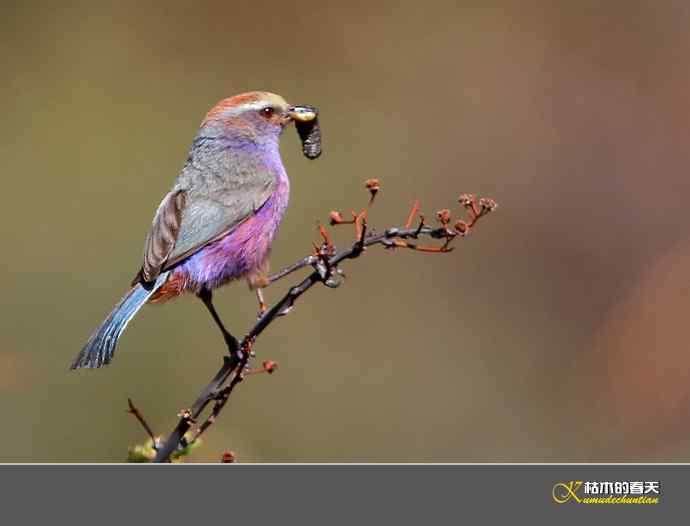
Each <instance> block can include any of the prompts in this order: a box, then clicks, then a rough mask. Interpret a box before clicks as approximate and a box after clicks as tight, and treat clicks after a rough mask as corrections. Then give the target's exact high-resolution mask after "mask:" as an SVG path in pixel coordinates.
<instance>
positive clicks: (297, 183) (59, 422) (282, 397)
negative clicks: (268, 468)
mask: <svg viewBox="0 0 690 526" xmlns="http://www.w3.org/2000/svg"><path fill="white" fill-rule="evenodd" d="M53 4H54V5H53ZM97 4H98V3H94V2H84V3H82V4H77V3H74V4H71V5H69V6H66V5H67V4H65V3H61V5H62V7H57V4H55V3H46V4H44V5H41V4H39V3H36V2H21V3H19V2H17V3H12V2H3V3H2V6H1V7H0V15H1V16H0V65H1V66H2V69H1V73H0V75H1V76H2V77H1V78H2V82H0V114H1V115H2V124H1V125H0V171H1V173H2V175H1V177H2V206H0V236H1V240H2V246H3V252H4V257H3V272H2V273H0V290H1V294H0V346H1V347H0V414H2V416H3V431H2V435H1V437H2V438H1V439H0V460H2V461H71V462H84V461H96V462H99V461H113V462H119V461H122V460H123V459H124V458H125V457H126V454H127V448H128V446H129V445H132V444H134V443H137V442H142V441H143V439H144V433H143V431H142V429H141V428H140V427H139V425H138V424H137V423H136V421H134V419H133V418H132V417H131V416H130V415H128V414H127V413H126V401H127V397H132V398H133V399H134V400H135V402H136V404H137V405H138V406H139V407H140V409H141V410H142V411H143V412H144V413H145V415H146V416H147V418H148V420H149V422H150V423H151V425H152V426H153V427H154V428H155V430H156V432H157V433H161V434H162V433H167V432H169V431H170V429H172V426H173V425H174V422H175V420H176V418H175V415H176V413H177V412H178V411H179V410H180V409H181V408H184V407H188V406H189V404H190V403H191V402H192V401H193V400H194V398H195V397H196V395H197V394H198V392H199V391H200V389H201V387H202V386H203V385H205V383H206V381H207V380H208V378H209V377H210V376H211V374H213V372H214V371H215V370H216V368H217V366H218V364H219V356H220V355H221V354H222V353H223V352H224V346H223V344H222V342H221V341H220V338H219V336H218V333H217V331H216V329H215V328H214V327H213V326H212V324H211V321H210V319H209V318H208V316H207V314H206V312H205V310H204V309H203V308H202V307H201V306H200V305H199V304H198V302H197V301H196V300H194V299H193V298H192V297H187V298H184V299H182V300H179V301H177V302H175V303H171V304H167V305H165V306H163V307H146V308H145V309H144V310H143V311H142V312H141V313H140V315H139V316H138V317H137V318H136V319H135V321H134V322H133V323H132V324H131V325H130V328H129V329H128V331H127V332H126V333H125V336H124V337H123V339H122V341H121V345H120V347H119V352H118V354H117V356H116V360H115V361H114V362H113V364H112V365H111V366H109V367H108V368H105V369H103V370H99V371H80V372H78V373H73V372H70V371H68V365H69V363H70V361H71V360H72V359H73V357H74V356H75V354H76V353H77V352H78V351H79V349H80V348H81V346H82V344H83V343H84V342H85V340H86V339H87V337H88V335H89V333H90V332H91V331H92V330H93V329H94V328H95V327H96V326H97V325H98V323H99V322H100V321H101V319H102V318H103V317H104V316H105V315H106V313H107V312H108V311H109V309H110V307H112V305H113V304H114V303H115V302H116V301H117V299H118V298H119V297H120V296H121V295H122V294H123V293H124V291H125V290H126V288H127V285H128V283H129V280H130V279H131V277H132V275H133V273H134V272H135V271H136V270H137V268H138V266H139V263H140V254H141V250H142V245H143V240H144V236H145V234H146V231H147V228H148V225H149V224H150V221H151V218H152V215H153V213H154V210H155V208H156V207H157V205H158V203H159V201H160V199H161V198H162V196H163V195H164V194H165V193H166V192H167V190H168V188H169V187H170V185H171V184H172V182H173V180H174V178H175V177H176V175H177V173H178V171H179V169H180V168H181V166H182V164H183V162H184V160H185V158H186V155H187V151H188V148H189V145H190V142H191V139H192V136H193V135H194V133H195V130H196V128H197V126H198V124H199V122H200V120H201V118H202V116H203V115H204V114H205V112H206V111H207V110H208V108H209V107H210V106H211V105H213V104H215V102H216V101H217V100H219V99H221V98H223V97H226V96H229V95H232V94H236V93H239V92H242V91H247V90H253V89H265V90H270V91H274V92H277V93H280V94H282V95H284V96H285V97H286V98H287V99H288V100H290V101H292V102H294V103H308V104H314V105H316V106H318V107H319V108H320V110H321V116H322V126H323V133H324V149H325V153H324V155H323V157H322V158H321V159H320V160H318V161H316V162H309V161H307V160H306V159H304V158H303V157H302V156H301V154H300V150H299V141H298V138H297V136H296V134H295V133H293V132H288V133H286V135H285V137H284V140H283V156H284V161H285V164H286V166H287V168H288V172H289V173H290V175H291V180H292V198H291V206H290V209H289V211H288V214H287V217H286V220H285V222H284V224H283V227H282V229H281V232H280V234H279V239H278V241H277V243H276V244H275V246H274V252H273V254H274V255H273V258H272V264H273V268H274V269H277V268H279V267H281V266H283V265H285V264H288V263H291V262H292V261H294V260H296V259H297V258H299V257H301V256H303V255H304V254H305V253H306V251H308V250H309V249H310V246H311V242H312V241H313V240H314V239H315V230H314V227H315V224H316V221H317V220H322V221H325V220H326V219H327V215H328V212H329V211H330V210H331V209H341V210H343V209H344V210H347V209H349V208H350V207H358V206H361V205H362V204H363V203H364V201H365V199H366V193H365V192H364V190H363V186H362V181H363V180H364V179H366V178H369V177H378V178H380V179H381V182H382V188H383V190H382V193H381V195H380V200H379V202H378V205H377V207H376V209H375V212H374V215H373V217H372V224H373V225H374V226H376V225H378V226H379V227H385V226H392V225H394V224H399V223H401V222H402V221H403V220H404V217H405V215H406V212H407V210H408V208H409V205H410V203H411V202H412V201H413V200H414V199H415V198H419V199H421V200H422V206H423V210H424V211H425V212H426V213H427V214H432V213H433V212H434V211H435V210H437V209H439V208H444V207H450V208H453V209H454V210H455V211H458V207H457V203H456V198H457V195H459V194H460V193H464V192H473V193H479V194H481V195H486V196H491V197H493V198H495V199H496V200H497V201H498V202H499V203H500V208H499V210H498V211H497V212H496V214H494V215H492V216H490V217H488V218H487V219H486V221H484V222H483V223H482V224H481V225H480V226H479V228H477V230H476V231H475V232H474V233H473V235H472V236H471V237H470V238H468V239H467V240H464V241H462V242H461V243H459V244H458V245H459V246H458V249H457V250H456V251H455V252H453V253H452V254H450V255H448V256H435V255H431V256H430V255H423V254H418V253H412V252H399V253H395V254H393V253H387V252H384V251H383V250H378V251H372V252H371V253H370V254H368V256H367V257H366V258H364V259H362V260H359V261H357V262H352V263H350V264H347V265H346V266H345V270H346V272H347V274H348V280H347V282H346V283H345V285H344V286H343V287H341V288H340V289H338V290H335V291H334V290H328V289H325V288H323V287H321V288H319V289H318V290H315V291H313V292H312V293H310V294H309V295H308V296H307V297H305V298H304V300H303V301H301V302H300V303H299V305H298V306H297V308H296V309H295V310H294V312H293V313H292V314H290V316H288V317H287V318H284V319H282V320H280V321H279V322H278V323H276V324H275V325H273V326H271V328H270V330H269V331H268V332H267V333H266V334H265V335H264V336H262V338H261V340H260V342H259V345H258V347H257V351H258V356H259V359H272V360H276V361H277V362H279V364H280V370H279V371H278V373H277V374H275V375H273V376H268V375H264V376H257V377H252V378H251V381H248V382H247V383H246V384H244V385H242V387H241V389H239V390H238V391H237V393H236V394H235V395H234V396H233V399H232V401H231V404H230V406H229V407H228V408H227V409H226V411H225V412H224V413H223V415H222V417H221V419H220V421H219V422H218V423H217V425H216V426H215V427H214V428H212V429H211V431H210V432H209V433H208V434H207V436H206V440H205V443H204V445H203V447H201V448H200V449H199V450H197V452H196V453H195V454H194V456H193V458H192V459H191V460H193V461H212V462H215V461H218V459H219V458H220V455H221V453H222V452H223V451H225V450H234V451H235V452H236V453H237V455H238V457H239V459H240V460H241V461H244V462H250V461H255V462H269V461H271V462H294V461H302V462H312V461H344V462H350V461H382V462H388V461H402V462H406V461H431V462H443V461H451V462H454V461H657V460H659V461H661V460H664V461H688V460H689V459H690V414H689V413H690V352H689V349H688V341H690V323H689V321H690V278H689V275H690V215H689V214H688V210H687V208H688V198H690V180H689V178H688V171H689V169H690V153H689V152H690V148H689V146H690V133H689V132H690V67H689V62H688V58H687V57H688V56H690V33H689V32H688V30H687V28H688V26H689V25H690V5H689V4H688V3H687V2H683V1H676V2H667V1H657V2H635V1H625V2H623V1H610V2H595V1H582V2H549V1H546V0H544V1H539V2H510V3H509V2H504V3H494V2H482V3H481V4H482V5H481V6H479V5H477V4H479V3H478V2H465V1H458V0H455V1H452V2H446V3H442V2H433V1H429V2H412V1H403V2H391V3H388V4H376V5H373V4H371V3H370V4H366V5H365V4H359V5H358V4H356V3H355V4H351V5H347V6H346V5H345V4H346V3H344V2H343V3H342V4H343V5H342V6H338V7H337V6H335V5H327V4H329V3H313V2H312V3H295V4H292V3H290V2H261V1H253V2H227V1H226V2H176V1H173V2H165V3H160V4H158V5H154V4H146V5H142V3H141V2H133V3H130V4H127V3H126V2H118V3H114V2H113V3H110V4H112V5H101V6H99V5H97ZM103 4H106V3H105V2H103ZM349 236H350V231H349V230H343V231H342V232H339V233H338V239H339V240H340V242H341V243H345V242H347V241H349ZM285 286H287V283H285V284H281V285H279V286H278V287H277V288H276V290H271V289H269V290H268V291H267V295H268V297H269V298H275V297H276V296H277V295H278V294H279V293H280V291H282V290H284V288H285ZM217 298H218V303H217V305H218V307H219V309H220V311H221V313H222V316H223V318H224V319H225V320H226V321H227V322H228V324H229V326H231V327H232V328H233V329H234V330H235V331H236V332H239V333H241V332H242V331H244V330H246V328H247V327H249V325H250V324H251V323H252V321H253V318H254V316H255V312H256V307H255V302H254V298H253V296H252V295H251V294H250V293H249V292H248V291H247V288H246V286H245V285H244V283H241V284H235V285H234V286H231V287H228V288H226V289H224V290H223V291H220V293H219V294H218V295H217Z"/></svg>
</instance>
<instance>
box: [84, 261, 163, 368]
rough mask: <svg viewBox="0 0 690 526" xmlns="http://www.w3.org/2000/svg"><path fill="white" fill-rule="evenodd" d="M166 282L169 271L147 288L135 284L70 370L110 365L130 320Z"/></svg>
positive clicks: (87, 343)
mask: <svg viewBox="0 0 690 526" xmlns="http://www.w3.org/2000/svg"><path fill="white" fill-rule="evenodd" d="M167 279H168V272H164V273H163V274H161V275H160V276H158V278H157V279H156V281H155V282H153V283H152V284H150V285H147V286H144V285H142V284H141V283H138V284H136V285H134V287H132V290H130V291H129V292H128V293H127V294H126V295H125V297H124V298H122V299H121V300H120V302H119V303H118V304H117V305H115V308H114V309H113V311H112V312H111V313H110V314H109V315H108V317H107V318H106V319H105V321H104V322H103V323H101V325H100V327H98V329H96V331H95V332H94V333H93V334H92V335H91V338H89V341H88V342H86V345H85V346H84V348H83V349H82V350H81V352H80V353H79V356H77V358H76V359H75V360H74V362H73V363H72V366H71V367H70V369H81V368H82V367H88V368H90V369H93V368H98V367H103V366H104V365H106V364H108V363H110V360H112V359H113V354H115V347H116V346H117V340H118V339H119V338H120V335H121V334H122V332H123V331H124V330H125V328H126V327H127V324H128V323H129V321H130V320H131V319H132V318H133V317H134V315H135V314H136V313H137V311H138V310H139V309H140V308H141V306H142V305H143V304H144V303H146V301H147V300H148V299H149V298H150V297H151V296H152V295H153V293H154V292H156V291H157V290H158V289H159V288H161V287H162V286H163V284H164V283H165V281H166V280H167Z"/></svg>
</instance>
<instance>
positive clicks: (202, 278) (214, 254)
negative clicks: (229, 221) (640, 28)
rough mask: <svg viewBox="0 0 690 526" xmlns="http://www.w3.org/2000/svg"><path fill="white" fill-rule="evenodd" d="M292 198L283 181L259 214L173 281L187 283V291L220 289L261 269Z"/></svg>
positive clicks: (204, 252) (211, 246) (203, 253)
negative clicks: (205, 288)
mask: <svg viewBox="0 0 690 526" xmlns="http://www.w3.org/2000/svg"><path fill="white" fill-rule="evenodd" d="M288 195H289V187H288V183H287V181H281V182H280V183H279V184H278V186H277V188H276V191H275V192H274V193H273V195H272V196H271V197H269V198H268V200H267V201H266V202H265V203H264V205H263V206H262V207H261V208H260V209H259V210H258V211H257V212H256V214H255V215H253V216H252V217H250V218H249V219H247V220H245V221H244V222H243V223H242V224H240V225H239V226H238V227H237V228H235V229H234V230H233V231H232V232H230V233H229V234H227V235H226V236H225V237H222V238H221V239H219V240H217V241H214V242H213V243H210V244H209V245H206V246H205V247H204V248H202V249H201V250H199V251H198V252H196V253H195V254H193V255H191V256H190V257H189V258H187V259H186V260H185V261H184V262H182V263H181V264H180V265H179V266H178V267H177V268H176V269H175V271H174V272H173V275H172V276H171V279H173V280H175V281H178V282H180V281H181V282H183V283H184V286H183V288H184V289H186V290H193V291H198V290H199V288H201V287H202V286H204V287H207V288H209V289H214V288H217V287H220V286H221V285H223V284H225V283H227V282H228V281H231V280H233V279H238V278H241V277H243V276H245V275H246V274H249V273H251V272H252V271H254V270H256V269H258V268H260V267H261V266H262V264H263V263H264V261H265V260H266V258H267V257H268V254H269V252H270V249H271V244H272V243H273V239H274V237H275V234H276V232H277V230H278V226H279V225H280V222H281V221H282V219H283V215H284V213H285V209H286V208H287V204H288Z"/></svg>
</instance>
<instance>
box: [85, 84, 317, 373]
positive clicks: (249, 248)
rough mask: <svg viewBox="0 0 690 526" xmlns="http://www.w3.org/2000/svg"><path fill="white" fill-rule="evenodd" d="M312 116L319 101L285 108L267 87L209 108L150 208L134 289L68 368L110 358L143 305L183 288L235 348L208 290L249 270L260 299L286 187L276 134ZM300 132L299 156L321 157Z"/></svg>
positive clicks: (301, 124)
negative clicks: (173, 176)
mask: <svg viewBox="0 0 690 526" xmlns="http://www.w3.org/2000/svg"><path fill="white" fill-rule="evenodd" d="M316 120H317V112H316V109H315V108H313V107H310V106H291V105H289V104H288V103H287V102H285V100H284V99H283V98H282V97H280V96H278V95H275V94H273V93H267V92H250V93H244V94H241V95H236V96H234V97H230V98H228V99H224V100H222V101H220V102H219V103H218V104H217V105H216V106H215V107H213V108H212V109H211V111H209V112H208V114H207V115H206V118H205V119H204V120H203V122H202V123H201V127H200V128H199V132H198V133H197V135H196V137H195V138H194V141H193V142H192V147H191V151H190V153H189V158H188V159H187V162H186V163H185V165H184V168H183V169H182V172H181V173H180V175H179V176H178V177H177V180H176V181H175V185H174V186H173V188H172V190H171V191H170V192H169V193H168V194H167V195H166V196H165V197H164V198H163V201H162V202H161V204H160V205H159V207H158V210H157V211H156V214H155V217H154V218H153V223H152V225H151V229H150V230H149V233H148V236H147V237H146V242H145V245H144V260H143V264H142V266H141V269H140V270H139V272H138V273H137V275H136V277H135V279H134V281H133V282H132V288H131V290H130V291H129V292H128V293H127V294H126V295H125V296H124V297H123V298H122V300H120V302H119V303H118V304H117V305H116V306H115V308H114V309H113V311H112V312H111V313H110V315H109V316H108V317H107V318H106V319H105V321H104V322H103V323H102V324H101V325H100V327H98V329H96V331H95V332H94V333H93V334H92V335H91V338H90V339H89V341H88V342H87V344H86V345H85V346H84V348H83V349H82V351H81V353H79V356H77V358H76V359H75V360H74V362H73V363H72V369H79V368H82V367H90V368H94V367H101V366H103V365H105V364H107V363H109V362H110V361H111V360H112V358H113V353H114V352H115V346H116V345H117V341H118V338H119V337H120V335H121V334H122V332H123V331H124V329H125V327H126V326H127V324H128V323H129V321H130V320H131V319H132V317H133V316H134V315H135V314H136V313H137V311H138V310H139V309H140V308H141V306H142V305H143V304H144V303H147V302H148V303H162V302H165V301H168V300H170V299H173V298H176V297H178V296H180V295H181V294H183V293H185V292H193V293H194V294H196V295H197V296H198V297H199V298H200V299H201V300H202V301H203V303H204V305H206V308H207V309H208V311H209V312H210V314H211V316H212V317H213V319H214V321H215V323H216V324H217V325H218V327H219V328H220V330H221V332H222V333H223V337H224V338H225V342H226V343H227V345H228V348H229V350H230V351H231V352H236V351H237V350H238V348H239V344H238V341H237V339H236V338H235V337H234V336H233V335H232V334H231V333H230V332H229V331H228V330H227V329H226V328H225V326H224V325H223V323H222V321H221V319H220V317H219V316H218V314H217V312H216V310H215V308H214V306H213V302H212V291H213V290H214V289H216V288H218V287H220V286H221V285H224V284H226V283H228V282H230V281H232V280H235V279H239V278H246V279H247V281H248V282H249V285H250V287H251V288H253V289H255V290H257V295H258V297H259V301H260V303H261V304H263V299H262V297H261V295H260V288H261V287H262V286H265V285H266V284H267V272H268V255H269V251H270V249H271V243H272V242H273V239H274V237H275V235H276V231H277V229H278V226H279V224H280V222H281V220H282V218H283V214H284V212H285V209H286V207H287V205H288V195H289V191H290V182H289V180H288V177H287V173H286V172H285V168H283V163H282V160H281V158H280V150H279V139H280V135H281V133H282V131H283V130H284V129H285V127H286V126H287V125H288V124H289V123H290V122H293V121H294V122H296V123H297V125H298V129H299V131H300V136H303V135H304V129H305V128H307V129H308V128H309V126H315V123H316ZM317 130H318V128H317ZM307 135H308V133H307ZM302 139H303V144H304V152H305V155H307V156H308V157H310V158H314V157H318V154H319V153H320V147H319V148H318V149H317V150H316V151H315V150H314V149H313V145H311V146H309V145H308V144H307V143H305V137H302ZM317 139H320V135H318V136H317ZM307 142H308V141H307ZM310 147H311V149H309V148H310Z"/></svg>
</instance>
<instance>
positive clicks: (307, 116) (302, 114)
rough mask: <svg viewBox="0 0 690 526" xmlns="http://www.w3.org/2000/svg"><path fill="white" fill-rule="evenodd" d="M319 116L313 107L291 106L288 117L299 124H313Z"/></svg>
mask: <svg viewBox="0 0 690 526" xmlns="http://www.w3.org/2000/svg"><path fill="white" fill-rule="evenodd" d="M318 114H319V112H318V111H317V109H316V108H314V107H313V106H291V107H290V108H289V109H288V117H290V118H291V119H292V120H293V121H297V122H311V121H313V120H315V119H316V117H317V115H318Z"/></svg>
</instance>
